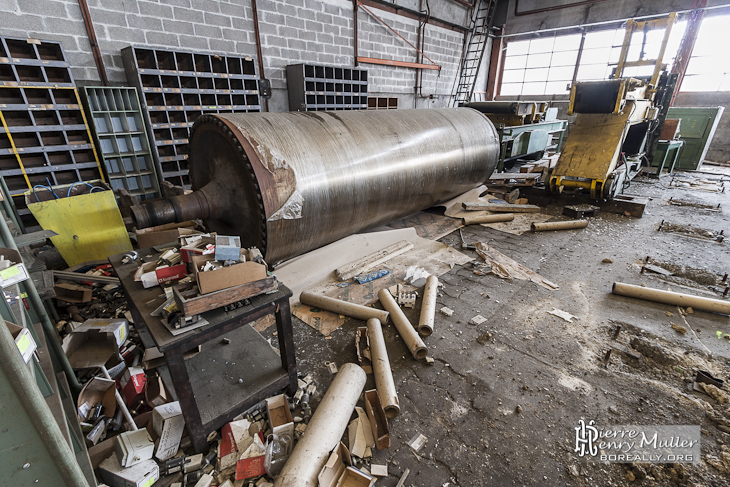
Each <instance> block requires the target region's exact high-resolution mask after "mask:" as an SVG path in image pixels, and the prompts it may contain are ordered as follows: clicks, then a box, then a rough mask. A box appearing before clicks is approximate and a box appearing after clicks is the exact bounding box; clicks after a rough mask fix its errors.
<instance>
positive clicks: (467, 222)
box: [461, 213, 515, 225]
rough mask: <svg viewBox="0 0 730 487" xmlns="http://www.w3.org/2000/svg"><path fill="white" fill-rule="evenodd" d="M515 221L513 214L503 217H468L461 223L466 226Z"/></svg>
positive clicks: (502, 215)
mask: <svg viewBox="0 0 730 487" xmlns="http://www.w3.org/2000/svg"><path fill="white" fill-rule="evenodd" d="M514 219H515V215H514V214H513V213H502V214H501V215H467V216H465V217H464V218H462V219H461V221H462V223H463V224H464V225H476V224H478V223H497V222H511V221H512V220H514Z"/></svg>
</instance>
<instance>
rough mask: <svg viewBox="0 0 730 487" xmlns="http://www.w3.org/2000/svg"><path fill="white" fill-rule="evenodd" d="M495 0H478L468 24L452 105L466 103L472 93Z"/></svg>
mask: <svg viewBox="0 0 730 487" xmlns="http://www.w3.org/2000/svg"><path fill="white" fill-rule="evenodd" d="M496 4H497V1H496V0H479V6H478V7H477V8H476V9H475V10H474V13H473V14H472V17H471V22H470V24H469V27H470V28H469V34H468V37H467V39H466V42H465V43H464V52H463V54H462V56H461V69H460V73H459V80H458V84H457V85H456V90H455V93H454V106H455V107H456V106H459V104H461V103H467V102H469V101H470V100H471V96H472V93H474V83H475V82H476V79H477V75H478V74H479V67H480V66H481V64H482V59H483V58H484V50H485V48H486V45H487V39H488V37H489V28H490V27H491V23H492V17H493V16H494V9H495V6H496Z"/></svg>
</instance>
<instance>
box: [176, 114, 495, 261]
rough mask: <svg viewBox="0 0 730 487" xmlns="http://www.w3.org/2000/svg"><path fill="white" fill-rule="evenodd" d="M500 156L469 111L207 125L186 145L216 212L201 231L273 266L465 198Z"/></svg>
mask: <svg viewBox="0 0 730 487" xmlns="http://www.w3.org/2000/svg"><path fill="white" fill-rule="evenodd" d="M221 122H223V123H221ZM222 126H223V129H221V127H222ZM226 144H228V145H229V147H224V146H225V145H226ZM236 147H237V148H238V149H236ZM498 153H499V141H498V136H497V132H496V131H495V129H494V126H493V125H492V123H491V122H490V121H489V120H488V119H487V118H486V117H485V116H484V115H482V114H481V113H479V112H477V111H476V110H472V109H469V108H452V109H433V110H372V111H337V112H287V113H246V114H220V115H212V116H211V115H209V116H204V117H201V118H200V119H199V120H198V123H196V126H195V127H194V129H193V136H192V138H191V143H190V159H191V177H192V184H193V189H200V188H203V187H205V186H206V185H207V187H206V189H205V193H206V197H207V198H208V200H209V201H211V206H212V207H213V208H214V210H215V209H217V210H215V211H213V212H212V213H213V215H214V216H216V217H215V218H210V219H209V220H208V224H209V225H210V226H211V227H212V230H214V231H219V232H221V233H226V232H227V233H229V234H230V233H236V234H239V235H241V236H242V238H243V242H244V244H245V245H257V244H258V245H257V246H259V247H262V248H265V250H266V251H265V257H266V260H267V262H268V263H269V264H274V263H276V262H280V261H282V260H285V259H288V258H291V257H294V256H297V255H300V254H303V253H305V252H307V251H309V250H312V249H315V248H318V247H321V246H323V245H326V244H328V243H330V242H333V241H336V240H338V239H340V238H343V237H346V236H348V235H351V234H354V233H357V232H360V231H362V230H365V229H368V228H373V227H376V226H379V225H382V224H384V223H387V222H389V221H392V220H394V219H397V218H401V217H404V216H407V215H409V214H411V213H414V212H417V211H420V210H423V209H425V208H428V207H430V206H432V205H434V204H436V203H440V202H443V201H445V200H448V199H450V198H452V197H454V196H457V195H459V194H461V193H463V192H465V191H468V190H470V189H472V188H474V187H476V186H477V185H478V184H480V183H482V182H484V181H486V180H487V179H488V178H489V176H490V175H491V174H492V172H493V171H494V168H495V166H496V163H497V157H498ZM244 166H245V167H247V169H243V167H244ZM233 168H239V169H233ZM212 188H215V191H212ZM252 192H257V194H251V193H252ZM214 193H215V194H214ZM234 200H235V202H233V201H234ZM257 222H260V224H259V223H257ZM259 226H260V228H259Z"/></svg>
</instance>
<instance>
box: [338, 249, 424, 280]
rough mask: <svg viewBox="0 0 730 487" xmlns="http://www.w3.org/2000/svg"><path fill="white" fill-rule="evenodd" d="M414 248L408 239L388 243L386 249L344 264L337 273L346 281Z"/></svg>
mask: <svg viewBox="0 0 730 487" xmlns="http://www.w3.org/2000/svg"><path fill="white" fill-rule="evenodd" d="M412 248H413V244H412V243H411V242H409V241H408V240H401V241H400V242H396V243H394V244H393V245H388V246H387V247H385V248H384V249H380V250H378V251H377V252H373V253H372V254H370V255H366V256H365V257H363V258H361V259H358V260H356V261H354V262H350V263H349V264H346V265H343V266H342V267H340V268H338V269H336V270H335V274H336V275H337V277H338V278H340V279H341V280H343V281H346V280H348V279H350V278H352V277H355V276H356V275H358V274H362V273H363V272H367V271H368V270H369V269H372V268H373V267H375V266H377V265H380V264H382V263H383V262H385V261H387V260H389V259H392V258H393V257H395V256H397V255H400V254H402V253H404V252H408V251H409V250H411V249H412Z"/></svg>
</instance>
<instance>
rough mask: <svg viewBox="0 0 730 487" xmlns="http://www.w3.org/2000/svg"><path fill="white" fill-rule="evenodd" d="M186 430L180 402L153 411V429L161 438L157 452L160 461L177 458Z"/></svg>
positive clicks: (158, 407) (164, 405)
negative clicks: (184, 430)
mask: <svg viewBox="0 0 730 487" xmlns="http://www.w3.org/2000/svg"><path fill="white" fill-rule="evenodd" d="M184 428H185V419H184V418H183V415H182V410H181V409H180V403H179V402H177V401H175V402H171V403H167V404H163V405H162V406H157V407H156V408H155V409H154V410H153V411H152V429H153V430H154V432H155V433H156V434H157V435H158V436H159V437H160V440H159V442H158V443H157V450H156V451H155V457H156V458H157V459H158V460H161V461H162V460H167V459H168V458H172V457H174V456H175V454H176V453H177V450H178V449H179V447H180V439H181V438H182V434H183V429H184Z"/></svg>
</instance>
